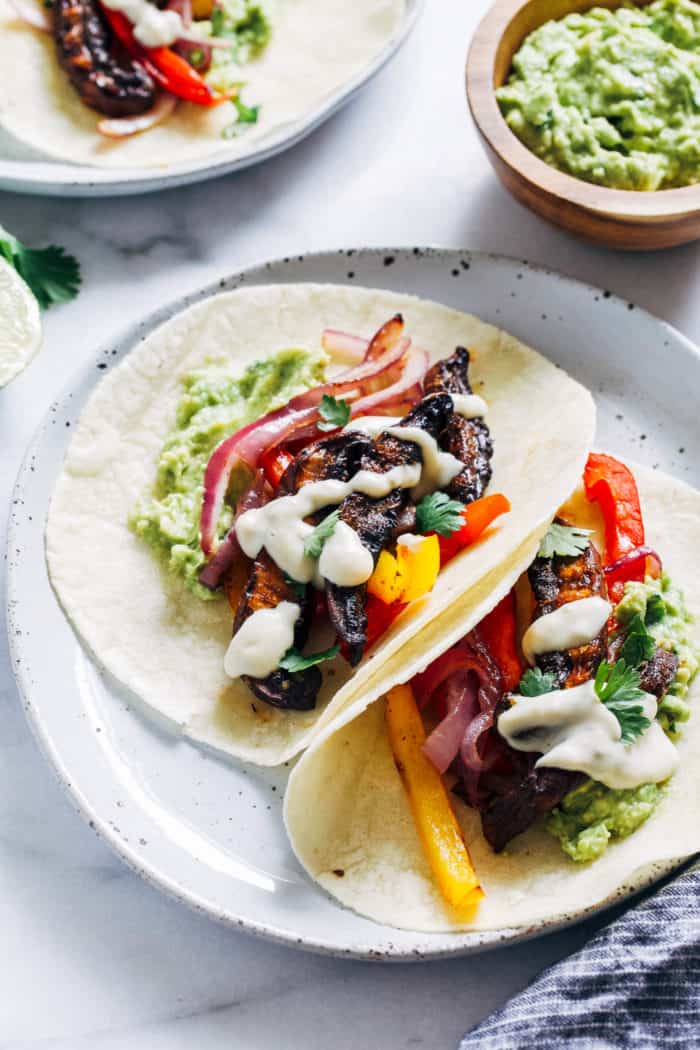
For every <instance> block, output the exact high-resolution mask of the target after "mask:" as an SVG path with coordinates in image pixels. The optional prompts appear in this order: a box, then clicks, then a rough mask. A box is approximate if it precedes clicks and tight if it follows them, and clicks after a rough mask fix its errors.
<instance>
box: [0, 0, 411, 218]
mask: <svg viewBox="0 0 700 1050" xmlns="http://www.w3.org/2000/svg"><path fill="white" fill-rule="evenodd" d="M424 3H425V0H406V10H405V15H404V20H403V22H402V23H401V25H400V27H399V28H398V30H397V31H396V33H395V34H394V36H393V37H392V39H391V40H389V42H388V43H387V44H386V46H385V47H384V48H383V49H382V50H381V51H380V53H379V54H378V55H377V56H376V58H375V59H374V60H373V61H372V62H371V63H370V64H369V65H368V66H366V68H365V69H364V70H362V72H361V73H359V74H358V75H357V76H356V77H353V79H352V80H349V81H347V82H346V83H345V84H343V85H342V86H341V87H340V88H338V89H337V90H336V91H334V92H333V93H332V94H330V95H328V97H327V98H326V99H325V100H324V101H323V102H322V103H321V105H319V106H317V107H316V108H315V109H313V110H311V112H309V113H307V114H306V115H305V116H304V117H302V118H300V119H299V120H297V121H294V122H293V123H291V124H287V125H285V126H284V127H283V128H280V129H278V130H277V131H274V132H271V133H270V134H269V135H266V136H265V137H264V138H261V139H259V140H258V141H257V142H256V144H255V148H254V149H253V150H252V151H251V152H250V153H247V154H245V155H244V156H237V157H234V158H228V159H227V158H226V157H225V156H224V157H223V158H220V159H218V160H212V158H211V157H204V158H200V159H198V160H192V161H188V162H187V163H186V164H173V165H170V166H169V168H168V171H167V173H166V174H163V171H162V170H157V169H154V168H120V169H115V168H100V167H96V166H88V165H83V164H70V163H65V162H63V163H62V162H61V161H54V160H50V159H48V160H47V159H43V158H42V159H36V160H35V159H23V158H24V157H25V156H27V157H29V156H30V155H31V153H32V152H33V151H32V150H31V149H29V148H25V147H23V145H22V144H21V143H17V142H15V140H13V139H12V138H10V137H9V136H8V135H7V133H3V131H2V129H0V189H4V190H12V191H14V192H15V193H32V194H37V195H41V196H60V197H115V196H119V197H124V196H128V195H130V194H134V193H150V192H154V191H156V190H162V189H172V188H173V187H174V186H186V185H188V184H189V183H192V182H202V181H204V180H205V179H210V178H216V177H217V176H219V175H227V174H228V173H229V172H232V171H240V170H241V169H243V168H249V167H251V165H253V164H259V163H260V162H261V161H263V160H267V159H268V157H274V156H275V155H276V154H277V153H282V152H284V150H286V149H289V148H290V147H291V146H294V145H296V143H297V142H300V141H301V140H302V139H303V138H306V136H307V135H309V134H310V133H311V132H312V131H313V130H314V129H315V128H317V127H319V126H320V125H321V124H323V122H324V121H326V120H328V118H329V117H330V116H332V115H333V114H334V113H336V112H337V111H338V110H339V109H340V108H341V107H342V106H344V105H345V104H346V103H347V102H349V101H350V100H351V99H352V98H353V97H354V96H355V95H356V94H357V93H358V91H360V90H361V89H362V88H363V87H364V86H365V84H367V83H368V82H369V81H370V80H371V79H372V78H373V77H374V76H376V74H377V73H378V72H379V71H380V69H381V68H382V67H383V66H384V65H385V64H386V63H387V62H388V61H389V59H390V58H391V57H392V56H393V55H394V54H396V52H397V51H398V49H399V48H400V47H401V45H402V44H403V43H404V41H405V40H406V38H407V37H408V34H409V33H410V32H411V30H412V29H413V27H414V25H415V24H416V21H417V20H418V17H419V15H420V13H421V11H422V9H423V6H424Z"/></svg>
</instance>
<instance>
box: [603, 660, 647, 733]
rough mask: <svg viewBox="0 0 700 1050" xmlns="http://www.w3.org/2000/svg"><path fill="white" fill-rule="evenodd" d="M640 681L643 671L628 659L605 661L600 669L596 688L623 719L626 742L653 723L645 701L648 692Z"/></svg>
mask: <svg viewBox="0 0 700 1050" xmlns="http://www.w3.org/2000/svg"><path fill="white" fill-rule="evenodd" d="M639 682H640V678H639V671H637V670H636V669H635V668H634V667H629V666H628V664H627V662H626V661H625V660H624V659H620V660H617V662H616V663H614V664H609V663H602V664H600V666H599V667H598V670H597V672H596V676H595V691H596V693H597V694H598V697H599V699H600V700H601V702H602V703H604V704H605V706H606V707H607V709H608V711H610V713H611V714H613V715H615V718H617V720H618V722H619V723H620V729H621V730H622V737H621V739H622V743H623V744H631V743H632V742H633V741H634V740H636V739H637V737H639V736H641V735H642V733H645V732H646V730H647V729H648V728H649V726H650V725H651V721H650V720H649V719H648V718H647V716H646V715H645V714H644V709H643V707H642V705H641V701H642V700H643V699H644V696H645V693H644V690H643V689H641V688H640V685H639Z"/></svg>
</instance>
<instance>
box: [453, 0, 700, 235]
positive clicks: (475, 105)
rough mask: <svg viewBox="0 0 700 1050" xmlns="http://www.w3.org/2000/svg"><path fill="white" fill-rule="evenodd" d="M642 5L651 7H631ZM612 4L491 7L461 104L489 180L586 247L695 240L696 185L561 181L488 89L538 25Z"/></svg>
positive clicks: (517, 2)
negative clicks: (628, 186) (491, 172)
mask: <svg viewBox="0 0 700 1050" xmlns="http://www.w3.org/2000/svg"><path fill="white" fill-rule="evenodd" d="M637 2H638V3H639V6H640V7H642V6H646V4H647V3H649V2H651V0H637ZM619 6H620V3H619V0H496V3H495V4H494V5H493V7H492V8H491V10H490V11H489V12H488V14H487V15H485V17H484V19H483V20H482V22H481V24H480V25H479V27H478V29H477V30H476V33H475V34H474V38H473V40H472V43H471V47H470V49H469V56H468V58H467V71H466V76H467V98H468V99H469V108H470V109H471V113H472V116H473V118H474V122H475V124H476V126H477V128H478V129H479V132H480V134H481V137H482V139H483V141H484V143H485V145H486V152H487V154H488V157H489V160H490V161H491V164H492V165H493V167H494V169H495V171H496V174H497V175H498V177H499V179H500V180H501V182H502V183H503V185H504V186H505V187H506V189H507V190H508V191H509V192H510V193H512V194H513V196H514V197H516V198H517V199H518V200H519V201H520V202H521V203H522V204H525V205H526V206H527V207H528V208H531V209H532V211H535V212H537V213H538V214H539V215H542V216H543V218H545V219H548V220H549V222H553V223H555V224H556V225H557V226H563V227H565V228H566V229H567V230H571V231H572V232H573V233H576V234H578V235H579V236H581V237H585V238H586V239H588V240H592V241H597V242H598V243H601V244H607V245H608V246H609V247H611V248H623V249H626V250H628V251H649V250H652V249H656V248H669V247H672V246H673V245H675V244H685V243H686V242H687V241H694V240H696V239H697V238H699V237H700V183H698V184H697V185H694V186H685V187H683V189H678V190H652V191H648V192H639V191H633V190H612V189H608V188H607V187H605V186H595V185H593V184H592V183H589V182H584V181H583V180H582V179H577V178H574V177H573V176H572V175H565V174H564V173H563V172H561V171H558V170H557V169H556V168H553V167H551V166H550V165H549V164H545V162H544V161H542V160H540V159H539V158H538V157H536V156H535V154H534V153H531V152H530V150H529V149H527V147H526V146H524V145H523V144H522V143H521V142H520V140H519V139H518V138H517V136H516V135H514V134H513V132H512V131H511V130H510V128H509V127H508V125H507V124H506V122H505V120H504V119H503V116H502V115H501V111H500V109H499V107H498V102H497V101H496V96H495V93H494V91H495V88H497V87H500V86H501V84H503V83H504V82H505V80H506V79H507V77H508V74H509V72H510V67H511V63H512V59H513V55H514V54H515V52H516V51H517V50H518V48H519V47H520V44H521V43H522V41H523V39H524V38H525V37H526V36H527V34H528V33H530V32H532V30H533V29H536V28H537V27H538V26H540V25H542V23H543V22H546V21H548V20H549V19H557V18H563V16H564V15H567V14H570V13H571V12H572V11H586V10H588V9H589V8H591V7H609V8H615V7H619Z"/></svg>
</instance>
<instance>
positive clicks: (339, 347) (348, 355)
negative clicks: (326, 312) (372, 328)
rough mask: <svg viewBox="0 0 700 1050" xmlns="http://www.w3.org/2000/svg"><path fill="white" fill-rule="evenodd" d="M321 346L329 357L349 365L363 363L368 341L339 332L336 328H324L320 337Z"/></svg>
mask: <svg viewBox="0 0 700 1050" xmlns="http://www.w3.org/2000/svg"><path fill="white" fill-rule="evenodd" d="M321 346H322V347H323V349H324V350H327V351H328V353H329V354H330V355H331V357H335V358H336V359H338V360H341V361H347V362H348V364H350V363H352V362H355V361H357V362H359V361H364V358H365V354H366V353H367V349H368V347H369V340H367V339H362V338H361V337H360V336H359V335H350V334H349V333H348V332H339V331H338V330H337V329H336V328H326V330H325V332H324V333H323V335H322V336H321Z"/></svg>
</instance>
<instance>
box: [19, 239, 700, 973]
mask: <svg viewBox="0 0 700 1050" xmlns="http://www.w3.org/2000/svg"><path fill="white" fill-rule="evenodd" d="M289 281H327V282H335V283H348V284H362V285H367V286H373V287H386V288H391V289H393V290H396V291H402V292H409V293H413V294H416V295H421V296H424V297H426V298H430V299H435V300H437V301H439V302H444V303H446V304H447V305H449V306H453V307H456V308H458V309H461V310H466V311H470V312H473V313H475V314H478V315H479V316H480V317H481V318H483V319H484V320H486V321H491V322H492V323H494V324H496V325H499V326H501V327H503V328H506V329H508V330H509V331H511V332H512V333H513V334H514V335H516V336H518V337H519V338H520V339H522V340H524V341H525V342H526V343H530V344H531V345H532V346H534V347H536V348H537V349H539V350H541V351H543V352H544V353H545V354H546V355H547V356H548V357H550V358H551V359H552V360H553V361H555V362H556V363H558V364H560V365H561V366H562V367H564V368H566V369H567V371H569V372H570V373H571V374H572V375H574V376H575V377H576V378H577V379H579V380H581V381H582V382H583V383H585V384H586V385H587V386H588V387H590V388H591V389H592V390H593V392H594V394H595V396H596V399H597V402H598V408H599V433H598V440H599V443H600V444H601V445H604V446H605V447H606V448H609V449H610V450H611V451H613V452H618V453H620V454H621V455H626V456H630V457H633V458H636V459H637V460H640V461H641V462H645V463H647V464H649V465H650V466H652V467H660V468H663V469H664V470H667V471H669V472H671V473H672V474H675V475H676V476H677V477H680V478H682V479H683V480H685V481H688V482H690V483H691V484H695V485H698V484H700V467H699V466H698V463H699V462H700V432H699V431H698V427H697V418H696V411H697V409H696V406H697V404H698V401H699V399H700V355H699V354H698V351H697V350H696V349H695V348H694V347H693V346H692V345H691V344H690V343H689V342H688V340H686V339H685V338H684V337H683V336H682V335H680V333H678V332H676V331H675V330H674V329H672V328H671V327H670V326H669V325H667V324H665V323H664V322H663V321H660V320H658V319H657V318H654V317H652V316H651V315H650V314H648V313H646V312H645V311H643V310H639V309H637V308H635V307H634V305H633V304H631V303H625V302H622V301H621V300H619V299H617V298H615V297H614V296H612V295H611V294H610V293H609V292H607V291H599V290H598V289H595V288H592V287H590V286H588V285H584V284H581V283H579V282H576V281H573V280H569V279H568V278H565V277H561V276H559V275H557V274H553V273H551V272H548V271H546V270H543V269H538V268H535V267H532V266H529V265H528V264H527V263H525V262H523V263H519V262H518V261H516V260H512V259H504V258H500V257H496V256H489V255H482V254H476V253H469V252H455V251H441V250H435V249H419V248H414V249H386V250H380V249H375V250H348V251H343V252H336V253H328V254H320V255H309V256H298V257H295V258H293V259H284V260H281V261H278V262H274V263H267V264H264V265H261V266H258V267H254V268H252V269H249V270H246V271H244V272H243V273H240V274H236V275H234V276H232V277H230V278H228V279H226V280H223V281H221V282H218V283H217V284H215V285H212V286H209V287H208V288H205V289H203V290H201V291H199V292H197V293H195V294H193V295H191V296H188V297H187V298H185V299H182V300H180V301H178V302H177V303H174V304H171V305H169V306H167V307H165V308H164V309H161V310H159V311H158V312H156V313H154V314H153V315H152V316H151V317H149V318H148V319H147V320H146V321H144V322H143V323H142V324H140V325H138V326H136V327H134V328H132V329H130V330H129V331H128V332H127V333H126V334H125V335H124V336H123V338H121V339H120V340H119V341H118V342H117V343H115V344H111V345H109V346H107V347H104V348H103V349H102V350H101V351H100V352H99V353H98V355H97V356H96V358H95V360H94V361H93V363H92V364H91V366H90V367H89V368H87V369H84V370H83V372H82V373H81V374H80V375H79V376H78V378H77V379H76V381H75V382H74V383H73V384H72V385H71V387H70V388H69V390H68V392H67V394H66V395H65V396H64V397H63V398H62V399H61V400H60V401H59V402H57V403H56V404H55V405H53V406H52V408H51V410H50V412H49V413H48V415H47V417H46V419H45V421H44V423H43V424H42V426H41V427H40V429H39V431H38V433H37V435H36V436H35V438H34V440H33V442H32V444H31V446H30V448H29V450H28V453H27V457H26V460H25V463H24V465H23V467H22V469H21V471H20V474H19V477H18V480H17V485H16V490H15V497H14V500H13V507H12V510H11V518H10V532H9V542H8V601H9V609H8V625H9V634H10V645H11V651H12V660H13V668H14V670H15V674H16V677H17V681H18V684H19V688H20V692H21V695H22V698H23V701H24V706H25V708H26V711H27V714H28V717H29V721H30V724H31V726H32V728H33V730H34V732H35V733H36V736H37V738H38V740H39V742H40V744H41V746H42V748H43V750H44V752H45V753H46V755H47V757H48V758H49V761H50V762H51V764H52V765H53V767H54V769H55V771H56V773H57V774H58V777H59V779H60V781H61V783H62V784H63V786H64V787H65V788H66V790H67V791H68V792H69V793H70V795H71V797H72V798H73V800H74V802H75V803H76V804H77V806H78V808H79V810H80V811H81V812H82V813H83V815H84V816H85V817H86V819H87V820H88V821H89V822H90V825H91V826H92V827H93V828H94V829H95V830H96V831H97V832H99V833H100V834H101V835H103V836H104V837H105V838H106V839H107V841H108V842H109V843H110V844H111V845H112V846H113V848H114V849H115V850H116V851H117V852H118V853H119V854H120V855H121V857H122V858H123V859H124V860H125V861H126V862H127V863H128V864H130V865H131V866H132V867H133V868H134V869H135V870H136V871H138V872H139V873H140V874H142V875H143V876H144V877H145V878H146V879H148V880H149V881H151V882H153V883H155V884H157V885H158V886H160V887H161V888H163V889H165V890H166V891H168V892H169V893H170V894H172V895H173V896H175V897H176V898H178V899H179V900H182V901H183V902H185V903H187V904H189V905H190V906H192V907H194V908H196V909H198V910H200V911H203V912H206V913H207V914H209V915H210V916H212V917H213V918H216V919H219V920H221V921H223V922H225V923H227V924H229V925H231V926H236V927H243V928H245V929H247V930H250V931H251V932H253V933H258V934H261V935H263V936H266V937H268V938H271V939H275V940H280V941H285V942H288V943H291V944H297V945H300V946H303V947H306V948H309V949H313V950H317V951H325V952H330V953H332V954H336V955H351V956H356V957H361V958H370V959H376V958H380V959H382V958H383V959H386V958H388V959H416V958H433V957H439V956H446V955H453V954H463V953H466V952H471V951H478V950H480V949H483V948H485V947H489V946H492V945H496V944H499V943H503V942H506V941H515V940H520V939H523V938H525V937H528V936H533V935H535V934H537V933H542V932H544V931H546V930H549V929H554V928H555V924H542V925H539V926H537V927H533V928H531V929H519V930H500V931H493V932H491V931H489V932H486V933H483V932H482V933H476V934H469V933H456V934H425V933H411V932H407V931H400V930H392V929H389V928H387V927H382V926H379V925H376V924H374V923H372V922H370V921H369V920H367V919H363V918H361V917H359V916H357V915H355V914H353V913H351V912H348V911H344V910H343V909H341V908H340V907H339V906H338V905H337V904H335V903H334V902H333V901H332V900H330V899H329V898H327V897H326V896H325V895H324V894H323V893H322V891H321V890H319V889H318V888H317V887H316V886H315V885H313V884H312V883H311V882H310V881H309V880H308V879H307V878H306V876H305V875H304V874H303V873H302V872H301V870H300V869H299V866H298V865H297V863H296V861H295V859H294V856H293V854H292V853H291V850H290V848H289V846H288V844H287V841H286V838H285V835H284V830H283V827H282V820H281V803H282V796H283V792H284V785H285V781H286V775H287V771H286V769H284V768H282V769H279V770H276V771H275V770H273V771H265V770H259V769H256V768H254V767H246V766H243V765H240V764H235V763H233V762H230V761H227V760H226V759H224V758H222V757H220V756H218V755H213V754H211V753H208V752H206V751H203V750H199V749H198V748H196V747H194V746H193V745H192V744H190V743H188V742H187V741H185V740H182V739H180V738H178V737H176V736H174V735H173V734H172V733H171V732H170V731H169V730H168V729H166V728H165V727H164V726H159V725H158V724H157V723H155V722H154V721H153V720H152V719H151V718H150V717H146V716H145V715H144V714H143V713H142V712H141V710H140V705H139V702H138V700H137V699H136V698H135V697H134V696H133V695H132V694H130V693H128V692H127V691H125V690H123V689H122V688H121V687H120V686H119V685H118V684H117V683H116V682H115V681H114V680H113V679H111V678H110V677H109V676H107V675H105V674H104V673H102V672H101V671H100V669H99V668H98V667H97V666H96V665H95V664H94V662H93V661H92V660H91V658H90V657H89V656H88V655H87V654H86V653H85V651H84V650H83V649H82V647H81V646H80V645H79V644H78V642H77V640H76V638H75V636H74V634H73V631H72V629H71V628H70V626H69V624H68V622H67V621H66V619H65V617H64V616H63V613H62V612H61V610H60V608H59V606H58V603H57V601H56V599H55V597H54V594H53V591H52V590H51V587H50V584H49V581H48V577H47V573H46V567H45V563H44V547H43V530H44V521H45V517H46V511H47V506H48V500H49V497H50V493H51V489H52V486H53V482H54V479H55V477H56V474H57V472H58V470H59V468H60V464H61V461H62V458H63V455H64V453H65V449H66V445H67V443H68V439H69V437H70V424H71V423H72V422H73V421H74V420H75V419H76V418H77V416H78V414H79V412H80V410H81V408H82V406H83V404H84V403H85V400H86V399H87V397H88V396H89V395H90V393H91V391H92V389H93V388H94V386H95V384H96V382H97V381H98V380H99V378H100V376H101V375H102V374H103V373H104V371H105V370H106V369H108V368H111V367H112V366H113V365H114V364H116V363H117V362H118V361H119V360H120V359H121V358H122V357H123V356H124V354H126V353H128V351H129V350H130V349H131V348H132V347H133V346H134V345H135V344H136V343H137V342H139V341H140V340H141V339H143V338H144V336H145V335H147V334H148V333H149V332H150V331H152V330H153V328H154V327H156V325H158V324H160V323H161V322H162V321H164V320H166V319H167V318H169V317H171V316H172V315H173V314H175V313H177V312H178V311H179V310H181V309H182V308H183V307H185V306H187V305H189V304H190V303H192V302H196V301H198V300H200V299H202V298H205V297H206V296H208V295H211V294H213V293H215V292H217V291H220V290H221V289H232V288H237V287H239V286H240V285H242V284H246V285H249V284H256V283H257V284H259V283H284V282H289ZM86 571H99V566H86ZM671 867H672V865H668V864H667V865H665V866H656V867H655V868H653V869H647V870H645V871H644V872H642V873H640V874H639V875H638V877H637V878H636V879H635V880H634V882H633V883H632V884H630V885H628V886H625V887H624V888H623V889H622V890H621V892H620V893H619V894H618V895H617V897H616V899H619V898H620V897H623V896H626V895H628V894H630V893H632V892H634V891H635V890H638V889H641V888H642V887H643V886H645V885H647V884H648V883H649V882H651V881H652V880H653V879H654V878H656V877H658V876H659V875H661V874H663V873H664V872H666V871H668V870H670V868H671ZM609 903H612V901H608V902H606V904H609ZM603 906H605V905H603ZM595 910H599V909H595ZM586 914H589V913H586V912H584V913H582V914H581V915H579V916H577V917H576V919H581V918H583V917H584V916H585V915H586ZM569 921H574V919H573V918H572V919H571V920H569ZM556 925H557V927H558V926H561V925H563V923H558V924H556Z"/></svg>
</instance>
